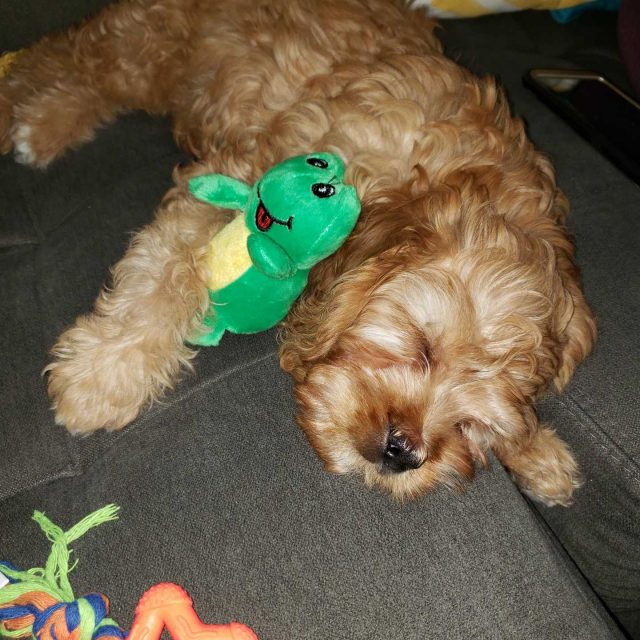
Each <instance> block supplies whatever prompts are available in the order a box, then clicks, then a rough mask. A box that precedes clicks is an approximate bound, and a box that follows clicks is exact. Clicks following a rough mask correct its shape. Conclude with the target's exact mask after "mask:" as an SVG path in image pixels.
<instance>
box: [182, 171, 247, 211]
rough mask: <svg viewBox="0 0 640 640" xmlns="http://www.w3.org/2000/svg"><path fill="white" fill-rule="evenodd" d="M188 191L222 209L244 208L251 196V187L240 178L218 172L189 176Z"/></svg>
mask: <svg viewBox="0 0 640 640" xmlns="http://www.w3.org/2000/svg"><path fill="white" fill-rule="evenodd" d="M189 191H190V192H191V193H192V194H193V195H194V196H195V197H196V198H198V200H203V201H204V202H208V203H209V204H212V205H214V206H216V207H222V208H223V209H244V208H245V207H246V206H247V203H248V202H249V198H250V197H251V187H249V186H248V185H246V184H245V183H244V182H241V181H240V180H236V179H235V178H230V177H229V176H223V175H220V174H218V173H208V174H206V175H203V176H197V177H195V178H191V180H189Z"/></svg>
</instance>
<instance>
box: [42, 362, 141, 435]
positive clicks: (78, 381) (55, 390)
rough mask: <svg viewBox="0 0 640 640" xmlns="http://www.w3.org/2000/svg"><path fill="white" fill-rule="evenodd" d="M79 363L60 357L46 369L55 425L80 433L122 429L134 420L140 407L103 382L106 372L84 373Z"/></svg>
mask: <svg viewBox="0 0 640 640" xmlns="http://www.w3.org/2000/svg"><path fill="white" fill-rule="evenodd" d="M80 366H81V365H79V363H78V361H71V360H57V361H55V362H52V363H51V364H50V365H49V366H48V367H47V368H46V369H45V373H46V374H47V375H48V390H49V397H50V398H51V401H52V408H53V410H54V412H55V421H56V424H59V425H62V426H64V427H66V428H67V429H68V430H69V431H70V432H71V433H75V434H81V433H90V432H92V431H96V430H98V429H109V430H116V429H121V428H122V427H124V426H126V425H127V424H129V423H130V422H131V421H133V419H134V418H135V417H136V416H137V415H138V411H139V407H131V405H127V401H126V399H125V398H124V397H122V396H114V395H113V394H112V393H111V392H110V390H109V386H110V385H105V384H104V383H105V382H106V380H105V377H106V376H105V373H104V372H100V371H98V372H95V371H94V372H82V371H80Z"/></svg>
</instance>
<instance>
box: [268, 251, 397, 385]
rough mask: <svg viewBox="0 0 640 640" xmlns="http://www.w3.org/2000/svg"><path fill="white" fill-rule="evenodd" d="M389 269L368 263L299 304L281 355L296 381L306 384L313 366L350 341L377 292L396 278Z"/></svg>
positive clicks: (291, 315)
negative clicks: (389, 280) (307, 371)
mask: <svg viewBox="0 0 640 640" xmlns="http://www.w3.org/2000/svg"><path fill="white" fill-rule="evenodd" d="M323 266H326V265H322V264H321V265H319V268H320V269H322V268H323ZM387 267H388V265H385V263H384V260H382V259H381V258H380V256H378V257H376V258H372V259H370V260H366V261H365V262H364V263H363V264H362V265H360V266H359V267H357V268H355V269H351V270H350V271H348V272H347V273H346V274H343V275H342V276H341V277H339V278H338V279H337V280H335V281H334V282H333V284H332V285H331V286H329V287H327V288H323V287H310V291H309V292H308V293H307V294H305V295H303V297H302V298H301V299H300V300H299V301H298V303H297V304H296V305H295V307H294V308H293V309H292V310H291V312H290V313H289V316H288V317H287V319H286V321H285V322H284V324H283V338H284V344H283V348H282V350H281V353H280V364H281V366H282V368H283V369H284V370H285V371H288V372H289V373H291V375H293V377H294V379H295V380H297V381H302V380H304V378H305V376H306V370H307V369H308V367H309V366H311V365H312V364H314V363H316V362H319V361H320V360H323V359H325V358H327V357H328V356H329V354H332V352H333V353H336V349H337V346H338V343H339V342H340V341H341V339H345V340H347V339H348V332H349V330H351V329H353V328H354V327H355V326H356V324H357V323H358V321H359V319H360V318H361V316H362V315H363V313H364V312H365V309H366V308H367V307H368V306H369V304H370V302H371V300H372V299H373V298H374V297H375V295H376V291H377V289H378V288H379V287H380V286H381V285H382V284H383V283H384V282H386V281H387V280H388V279H390V278H391V277H392V275H393V270H392V269H389V268H387ZM327 279H330V277H328V278H327ZM332 355H333V354H332Z"/></svg>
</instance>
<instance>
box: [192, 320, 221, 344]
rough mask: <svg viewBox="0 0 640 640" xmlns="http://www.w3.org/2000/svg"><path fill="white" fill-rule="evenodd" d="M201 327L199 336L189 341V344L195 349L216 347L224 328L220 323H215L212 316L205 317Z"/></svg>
mask: <svg viewBox="0 0 640 640" xmlns="http://www.w3.org/2000/svg"><path fill="white" fill-rule="evenodd" d="M202 327H203V328H202V331H201V332H200V335H198V336H197V337H195V338H193V339H190V340H189V343H190V344H192V345H194V346H197V347H217V346H218V345H219V344H220V340H221V339H222V336H223V335H224V332H225V331H226V327H225V326H224V325H223V324H222V323H221V322H216V318H215V317H214V316H212V315H207V316H206V318H205V319H204V322H203V323H202Z"/></svg>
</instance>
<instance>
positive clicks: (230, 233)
mask: <svg viewBox="0 0 640 640" xmlns="http://www.w3.org/2000/svg"><path fill="white" fill-rule="evenodd" d="M248 237H249V229H247V225H246V224H245V223H244V216H243V215H242V214H238V216H237V218H235V219H234V220H233V221H232V222H230V223H229V224H228V225H227V226H226V227H223V229H222V230H221V231H220V232H219V233H218V234H217V235H215V236H214V237H213V238H212V239H211V242H210V243H209V256H208V264H209V273H210V276H209V282H208V285H209V289H211V290H213V291H217V290H219V289H222V288H223V287H226V286H227V285H228V284H231V283H232V282H233V281H234V280H237V279H238V278H239V277H240V276H241V275H242V274H243V273H244V272H245V271H246V270H247V269H248V268H249V267H250V266H251V264H252V263H251V257H250V256H249V251H248V250H247V238H248Z"/></svg>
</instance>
